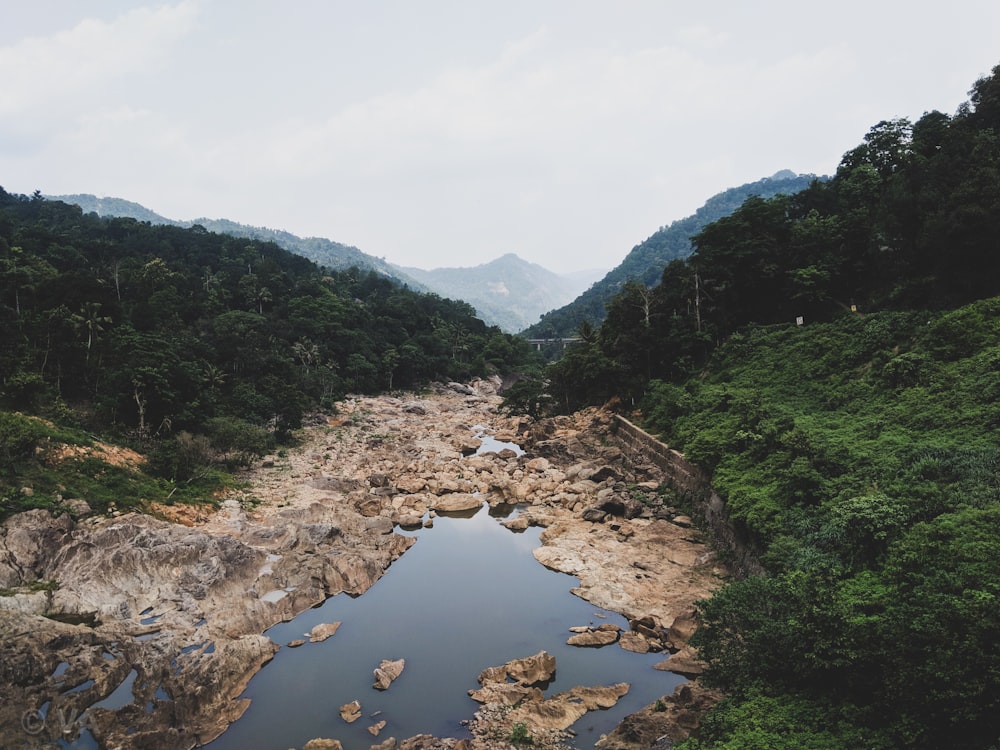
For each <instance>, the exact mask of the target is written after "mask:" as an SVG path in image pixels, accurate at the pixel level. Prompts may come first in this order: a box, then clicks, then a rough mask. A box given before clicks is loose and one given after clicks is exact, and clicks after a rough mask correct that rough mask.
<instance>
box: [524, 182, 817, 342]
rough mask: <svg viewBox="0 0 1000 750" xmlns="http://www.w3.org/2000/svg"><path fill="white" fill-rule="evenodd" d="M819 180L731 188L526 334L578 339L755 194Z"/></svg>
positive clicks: (767, 195)
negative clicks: (626, 292) (614, 303)
mask: <svg viewBox="0 0 1000 750" xmlns="http://www.w3.org/2000/svg"><path fill="white" fill-rule="evenodd" d="M815 179H817V178H816V176H815V175H797V174H795V173H794V172H792V171H790V170H787V169H783V170H781V171H780V172H777V173H776V174H774V175H772V176H771V177H765V178H763V179H761V180H757V181H756V182H749V183H747V184H745V185H740V186H739V187H734V188H729V189H728V190H724V191H723V192H721V193H718V194H716V195H714V196H712V197H711V198H709V199H708V200H707V201H705V204H704V205H703V206H702V207H701V208H699V209H698V210H697V211H695V212H694V214H692V215H691V216H688V217H686V218H684V219H679V220H677V221H675V222H673V223H672V224H670V225H669V226H666V227H660V229H658V230H657V231H656V232H654V233H653V234H652V235H651V236H650V237H649V238H647V239H646V240H644V241H643V242H641V243H640V244H638V245H636V246H635V247H634V248H632V250H631V251H630V252H629V254H628V255H626V256H625V259H624V260H623V261H622V262H621V263H620V264H619V265H618V266H617V267H615V268H614V269H613V270H611V271H610V272H609V273H608V274H607V275H606V276H605V277H604V278H603V279H601V280H600V281H598V282H597V283H596V284H594V285H593V286H591V287H590V288H589V289H587V290H586V291H585V292H584V293H583V294H581V295H580V296H579V297H577V298H576V299H575V300H573V301H572V302H570V303H569V304H568V305H565V306H563V307H560V308H555V309H551V310H550V312H548V313H546V314H545V315H543V316H542V319H541V320H540V321H538V322H537V323H535V324H534V325H532V326H530V327H529V328H528V329H526V330H525V331H524V335H525V336H527V337H529V338H565V337H570V336H575V335H576V334H577V332H578V330H579V328H580V325H581V324H582V323H584V322H586V323H588V324H590V325H592V326H596V325H599V324H600V323H601V322H602V321H603V320H604V318H605V317H606V315H607V312H606V309H605V308H606V306H607V304H608V303H609V302H610V301H611V299H612V298H613V297H614V296H615V295H616V294H618V293H619V292H620V291H621V290H622V288H623V287H624V286H625V284H626V283H628V282H629V281H635V282H638V283H640V284H644V285H645V286H647V287H652V286H655V285H656V284H658V283H659V281H660V275H661V274H662V273H663V269H664V267H665V266H666V265H667V264H668V263H669V262H670V261H672V260H676V259H678V258H686V257H687V256H689V255H690V254H691V252H692V249H693V246H692V244H691V238H692V237H693V236H694V235H695V234H697V233H698V232H699V231H700V230H701V229H702V228H703V227H704V226H706V225H707V224H710V223H711V222H713V221H716V220H717V219H721V218H722V217H723V216H728V215H729V214H731V213H732V212H733V211H735V210H736V209H737V208H739V206H740V205H741V204H742V203H743V201H745V200H746V199H747V198H748V197H749V196H751V195H757V196H760V197H762V198H770V197H772V196H774V195H778V194H785V195H788V194H791V193H797V192H799V191H800V190H802V189H804V188H806V187H807V186H808V185H809V184H810V183H811V182H812V181H813V180H815Z"/></svg>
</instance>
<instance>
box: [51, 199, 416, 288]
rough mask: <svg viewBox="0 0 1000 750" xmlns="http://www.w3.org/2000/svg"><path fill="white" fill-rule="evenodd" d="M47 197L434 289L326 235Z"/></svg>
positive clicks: (120, 202) (123, 203)
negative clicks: (187, 218)
mask: <svg viewBox="0 0 1000 750" xmlns="http://www.w3.org/2000/svg"><path fill="white" fill-rule="evenodd" d="M46 197H47V198H48V199H49V200H58V201H63V202H64V203H71V204H75V205H77V206H79V207H80V208H81V209H83V212H84V213H96V214H97V215H98V216H120V217H127V218H131V219H136V220H137V221H148V222H149V223H150V224H168V225H170V226H175V227H183V228H185V229H187V228H190V227H192V226H195V225H198V226H202V227H204V228H205V229H207V230H209V231H210V232H216V233H217V234H228V235H230V236H232V237H246V238H247V239H251V240H257V241H261V242H273V243H275V244H276V245H278V246H279V247H281V248H283V249H284V250H288V251H289V252H292V253H295V254H296V255H301V256H303V257H305V258H308V259H309V260H311V261H313V262H314V263H317V264H318V265H321V266H326V267H327V268H331V269H333V270H337V271H342V270H345V269H348V268H351V267H354V266H356V267H358V268H361V269H364V270H372V271H375V272H376V273H378V274H380V275H382V276H387V277H389V278H392V279H395V280H397V281H399V282H400V283H403V284H406V285H408V286H409V287H410V288H412V289H414V290H415V291H420V292H427V291H431V290H428V289H427V288H425V287H423V286H422V285H421V284H420V283H419V282H417V281H416V280H415V279H413V278H410V277H409V276H407V275H406V274H404V273H402V271H400V270H399V269H397V268H395V267H393V266H391V265H390V264H389V263H386V262H385V261H384V260H382V259H381V258H376V257H375V256H373V255H368V254H367V253H365V252H362V251H361V250H359V249H358V248H356V247H353V246H351V245H344V244H341V243H340V242H334V241H333V240H328V239H325V238H323V237H298V236H297V235H294V234H292V233H291V232H285V231H283V230H280V229H269V228H268V227H254V226H249V225H247V224H239V223H237V222H235V221H230V220H229V219H208V218H198V219H192V220H191V221H176V220H175V219H168V218H166V217H165V216H161V215H160V214H158V213H156V212H155V211H151V210H150V209H148V208H146V207H145V206H142V205H140V204H138V203H133V202H132V201H128V200H125V199H123V198H98V197H97V196H96V195H90V194H88V193H78V194H75V195H53V196H46Z"/></svg>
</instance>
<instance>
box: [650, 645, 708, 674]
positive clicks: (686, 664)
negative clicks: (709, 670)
mask: <svg viewBox="0 0 1000 750" xmlns="http://www.w3.org/2000/svg"><path fill="white" fill-rule="evenodd" d="M653 669H659V670H660V671H662V672H673V673H675V674H680V675H684V676H685V677H693V676H695V675H699V674H701V673H702V672H704V671H705V663H704V662H703V661H701V660H700V659H699V658H698V652H697V651H695V649H694V648H693V647H692V646H689V645H687V644H685V645H684V646H683V647H682V648H681V649H680V651H678V652H676V653H674V654H671V655H670V656H668V657H667V658H666V659H664V660H663V661H661V662H658V663H656V664H654V665H653Z"/></svg>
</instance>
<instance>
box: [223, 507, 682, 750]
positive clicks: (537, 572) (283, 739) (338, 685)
mask: <svg viewBox="0 0 1000 750" xmlns="http://www.w3.org/2000/svg"><path fill="white" fill-rule="evenodd" d="M499 520H501V519H500V518H499V517H496V516H493V515H491V511H490V509H488V508H486V507H484V508H483V509H482V510H480V511H478V512H477V513H475V514H474V515H471V517H468V516H467V517H444V516H439V517H437V518H436V519H435V520H434V526H433V528H430V529H420V530H417V531H413V532H401V533H409V534H411V535H413V536H416V537H419V538H418V540H417V542H416V544H414V545H413V546H412V547H411V548H410V549H409V550H407V552H406V553H405V554H404V555H403V556H402V557H401V558H400V559H399V560H398V561H397V562H395V563H394V564H393V565H392V566H391V567H390V568H389V570H388V571H387V572H386V574H385V575H384V576H383V577H382V578H381V579H380V580H379V581H378V582H377V583H376V584H375V585H374V586H373V587H372V588H371V589H369V590H368V591H367V592H366V593H365V594H364V595H363V596H360V597H357V598H351V597H348V596H346V595H344V594H341V595H338V596H334V597H332V598H330V599H328V600H327V601H326V602H325V603H323V604H322V605H321V606H319V607H316V608H314V609H311V610H308V611H306V612H304V613H302V614H301V615H299V616H298V617H297V618H295V619H294V620H293V621H291V622H288V623H282V624H280V625H277V626H275V627H274V628H272V629H271V630H269V631H268V633H267V634H268V636H269V637H270V638H271V639H272V640H274V641H275V642H276V643H279V644H286V643H288V642H289V641H291V640H293V639H296V638H302V637H303V634H305V633H307V632H308V631H309V630H310V629H311V628H312V627H313V626H314V625H317V624H319V623H326V622H333V621H335V620H339V621H341V622H342V623H343V624H342V625H341V627H340V629H339V630H338V631H337V633H336V634H335V635H334V636H333V637H331V638H329V639H328V640H326V641H324V642H322V643H307V644H306V645H304V646H302V647H300V648H285V647H282V648H281V650H280V651H279V652H278V654H277V655H276V656H275V658H274V660H273V661H272V662H271V663H270V664H268V665H267V666H265V667H264V669H262V670H261V671H260V672H259V673H258V674H257V675H256V676H255V677H254V678H253V679H252V680H251V681H250V684H249V685H248V687H247V690H246V692H245V693H244V695H245V697H248V698H250V699H251V701H252V703H251V705H250V708H249V709H248V710H247V712H246V713H245V714H244V715H243V717H242V718H241V719H240V720H239V721H237V722H236V723H235V724H233V725H232V726H231V727H230V728H229V730H228V731H227V732H226V733H225V734H223V735H222V736H221V737H220V738H219V739H217V740H216V741H215V742H213V743H211V745H209V747H210V748H211V749H212V750H237V749H239V750H245V748H250V747H252V748H260V749H262V750H268V749H271V748H273V749H274V750H285V749H286V748H290V747H298V748H301V747H302V746H303V745H304V744H305V743H306V742H307V741H308V740H310V739H312V738H314V737H329V738H333V739H339V740H340V741H341V742H342V743H343V745H344V747H345V748H346V749H347V750H357V749H358V748H363V749H367V748H368V747H370V746H371V745H372V744H375V743H377V742H380V741H381V740H384V739H385V738H387V737H396V738H397V739H404V738H406V737H411V736H414V735H416V734H421V733H427V734H433V735H436V736H439V737H467V736H469V733H468V731H467V730H466V729H465V728H464V727H463V726H462V725H461V721H462V720H464V719H470V718H472V715H473V713H474V712H475V711H476V709H477V708H478V705H479V704H477V703H475V702H474V701H473V700H472V699H471V698H469V697H468V691H469V690H471V689H475V688H478V687H479V684H478V682H477V681H476V677H477V676H478V674H479V672H480V671H481V670H482V669H484V668H485V667H489V666H495V665H500V664H503V663H505V662H507V661H509V660H511V659H516V658H520V657H524V656H531V655H533V654H536V653H538V652H539V651H540V650H543V649H544V650H545V651H548V652H549V653H550V654H553V655H554V656H555V657H556V670H557V672H556V679H555V680H554V681H553V682H552V683H551V684H550V686H549V687H548V689H547V690H546V694H547V695H552V694H554V693H558V692H561V691H564V690H568V689H570V688H572V687H574V686H576V685H607V684H612V683H616V682H629V683H631V685H632V688H631V690H630V691H629V693H628V695H626V696H625V697H624V698H623V699H622V700H621V701H620V702H619V704H618V705H617V706H616V707H614V708H613V709H610V710H607V711H597V712H591V713H590V714H588V715H587V716H585V717H583V718H582V719H580V720H579V721H578V722H577V723H576V725H574V727H573V730H574V731H575V732H576V733H577V740H576V742H575V743H574V744H575V745H576V746H577V747H580V748H584V747H591V746H592V745H593V743H594V742H596V741H597V739H599V737H600V735H601V734H602V733H606V732H608V731H610V730H611V729H612V728H614V726H615V725H616V724H617V723H618V722H619V721H620V720H621V719H622V718H624V716H625V715H626V714H628V713H631V712H633V711H636V710H638V709H639V708H641V707H642V706H644V705H647V704H649V703H652V702H654V701H655V700H656V699H657V698H658V697H660V696H662V695H665V694H668V693H670V692H671V691H672V690H673V688H674V686H675V685H677V684H679V683H680V682H682V681H683V678H681V677H678V676H677V675H674V674H671V673H669V672H660V671H657V670H654V669H653V668H652V665H653V664H655V663H657V662H658V661H661V660H662V659H663V658H664V655H663V654H641V655H640V654H633V653H629V652H627V651H625V650H624V649H622V648H621V647H619V646H617V645H611V646H606V647H604V648H600V649H590V648H584V649H581V648H577V647H573V646H567V645H566V639H567V638H568V637H569V636H570V635H572V634H571V633H570V632H568V629H569V628H570V627H571V626H574V625H587V624H589V623H593V624H595V625H596V624H601V623H603V622H613V623H616V624H618V625H621V626H622V627H623V628H626V629H627V628H628V624H627V623H626V622H625V620H624V618H622V617H620V616H619V615H616V614H614V613H612V612H607V611H604V610H601V609H599V608H597V607H594V606H593V605H591V604H589V603H587V602H585V601H583V600H582V599H579V598H578V597H575V596H573V595H572V594H571V593H569V591H570V589H571V588H572V587H573V586H575V585H576V579H575V578H573V577H571V576H567V575H564V574H562V573H556V572H554V571H551V570H548V569H547V568H545V567H544V566H542V565H541V564H539V563H538V562H537V561H536V560H535V559H534V557H532V555H531V551H532V549H534V548H535V547H537V546H538V544H539V541H538V538H539V534H540V530H539V529H528V530H527V531H525V532H523V533H514V532H511V531H509V530H507V529H506V528H504V527H503V526H501V525H500V523H499ZM399 658H405V659H406V668H405V670H404V671H403V674H402V675H401V676H400V677H399V679H397V680H396V681H395V682H393V683H392V685H391V687H390V688H389V689H388V690H386V691H378V690H375V689H374V688H373V687H372V681H373V678H372V670H373V669H375V667H377V666H378V664H379V662H380V661H381V660H382V659H399ZM355 699H357V700H359V701H360V702H361V708H362V718H361V719H359V720H358V721H356V722H354V723H353V724H347V723H346V722H344V721H343V719H341V718H340V714H339V708H340V706H341V705H343V704H345V703H349V702H350V701H353V700H355ZM373 714H377V716H375V717H373ZM383 719H384V720H385V721H386V722H387V724H386V727H385V729H384V730H383V731H382V733H381V734H380V735H379V737H378V738H375V737H373V736H372V735H371V734H370V733H369V732H368V731H367V728H368V727H369V726H371V725H372V724H374V723H375V722H376V721H378V720H383Z"/></svg>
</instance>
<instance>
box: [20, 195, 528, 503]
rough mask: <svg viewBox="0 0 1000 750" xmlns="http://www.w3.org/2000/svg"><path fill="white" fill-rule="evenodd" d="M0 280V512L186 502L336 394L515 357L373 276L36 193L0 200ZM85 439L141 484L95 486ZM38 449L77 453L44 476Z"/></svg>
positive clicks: (519, 359)
mask: <svg viewBox="0 0 1000 750" xmlns="http://www.w3.org/2000/svg"><path fill="white" fill-rule="evenodd" d="M0 271H2V272H0V438H2V440H0V515H3V514H5V513H8V512H11V511H16V510H19V509H23V508H26V507H33V506H38V505H41V506H46V505H48V504H51V503H54V502H56V501H57V498H58V496H60V495H66V493H67V492H69V493H74V494H70V495H68V496H69V497H73V496H75V497H88V498H94V497H97V498H104V500H103V501H101V502H102V503H104V504H107V503H108V502H110V500H111V498H113V497H114V496H115V493H116V488H115V486H114V485H115V483H116V482H119V483H125V484H126V485H128V488H126V487H125V486H124V485H122V486H120V487H118V488H117V489H118V490H120V491H119V492H118V497H119V505H121V504H122V503H138V502H140V501H141V499H142V498H146V499H172V500H177V499H183V498H186V497H191V498H196V497H201V498H204V497H205V496H207V494H208V493H210V492H211V491H212V489H213V488H214V483H218V482H219V481H225V478H224V477H222V478H220V476H219V475H218V474H217V473H215V472H217V471H218V470H223V471H224V470H228V469H231V468H233V467H234V466H237V465H239V464H241V463H245V462H246V461H248V460H249V459H250V458H252V457H253V456H255V455H260V454H262V453H263V452H265V451H267V450H271V449H273V447H274V446H275V444H276V443H280V442H282V441H287V440H289V439H290V437H291V431H292V430H293V429H294V428H296V427H298V426H299V425H300V424H301V423H302V420H303V418H304V417H305V416H306V415H307V414H309V413H310V412H314V411H316V410H327V411H329V410H333V409H335V404H336V402H337V400H338V399H341V398H343V397H344V395H345V394H347V393H352V392H379V391H384V390H392V389H395V388H417V387H420V386H422V385H424V384H426V383H427V382H428V381H430V380H434V379H440V380H456V379H467V378H470V377H472V376H476V375H487V374H491V373H503V372H506V371H508V370H510V369H513V368H518V369H523V368H525V367H530V366H531V362H532V360H533V354H532V353H531V351H530V347H529V345H528V344H527V343H526V342H524V341H523V340H522V339H518V338H514V337H512V336H509V335H506V334H504V333H502V332H501V331H500V330H499V329H497V328H490V327H487V326H486V325H485V324H484V323H483V322H482V321H480V320H479V319H478V318H476V317H475V315H474V311H473V310H472V308H471V307H470V306H469V305H467V304H465V303H461V302H453V301H449V300H444V299H442V298H440V297H437V296H435V295H423V294H419V293H416V292H414V291H411V290H409V289H407V288H405V287H402V286H400V285H398V284H396V283H394V282H393V281H390V280H389V279H387V278H385V277H383V276H380V275H378V274H376V273H375V272H373V271H370V270H359V269H357V268H348V269H345V270H340V271H337V270H331V269H329V268H321V267H319V266H317V265H316V264H314V263H312V262H311V261H309V260H307V259H305V258H303V257H301V256H299V255H295V254H292V253H290V252H288V251H286V250H283V249H282V248H280V247H278V246H277V245H276V244H274V243H271V242H256V241H249V240H247V239H245V238H238V237H233V236H230V235H223V234H215V233H212V232H209V231H207V230H206V229H205V228H204V227H202V226H198V225H196V226H194V227H192V228H189V229H185V228H180V227H174V226H163V225H152V224H149V223H146V222H141V221H137V220H135V219H124V218H110V219H108V218H100V217H98V216H97V215H96V214H95V213H87V214H85V213H83V211H82V210H81V209H80V208H79V207H77V206H71V205H68V204H66V203H62V202H59V201H50V200H45V199H43V198H42V196H41V195H40V194H37V193H36V194H35V195H34V196H31V197H28V196H19V195H11V194H8V193H6V192H4V191H2V190H0ZM15 410H16V413H15ZM38 418H44V419H38ZM100 439H104V440H111V441H112V442H116V443H121V444H125V445H128V446H131V447H135V448H138V449H140V450H141V452H143V453H144V454H148V456H149V463H148V465H147V471H148V472H149V476H147V477H140V476H138V475H135V474H132V473H130V472H128V471H124V470H123V471H122V475H121V476H120V477H107V476H106V477H105V478H106V480H107V481H106V482H105V486H104V488H103V491H101V489H100V488H99V487H98V486H97V485H100V484H101V482H99V481H97V480H96V479H95V477H94V476H93V472H92V471H91V469H93V466H91V465H90V464H88V460H89V459H88V458H87V456H91V457H92V455H93V451H94V450H97V451H98V452H100V450H102V449H100V448H95V447H94V446H95V445H97V444H98V443H99V440H100ZM53 442H58V443H66V444H70V445H79V446H81V448H82V449H83V450H82V452H81V453H80V456H81V457H80V458H79V460H74V461H71V462H69V463H68V464H66V463H65V462H63V463H61V464H60V465H59V466H60V468H59V471H62V472H63V473H62V474H58V473H53V472H54V471H55V469H54V468H53V467H54V464H53V463H52V461H49V460H47V458H46V451H45V450H43V448H44V446H46V445H51V444H52V443H53ZM74 467H75V468H74ZM147 480H148V481H147ZM135 482H139V483H140V485H141V486H139V485H135ZM22 488H29V489H30V490H31V492H25V491H23V489H22Z"/></svg>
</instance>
